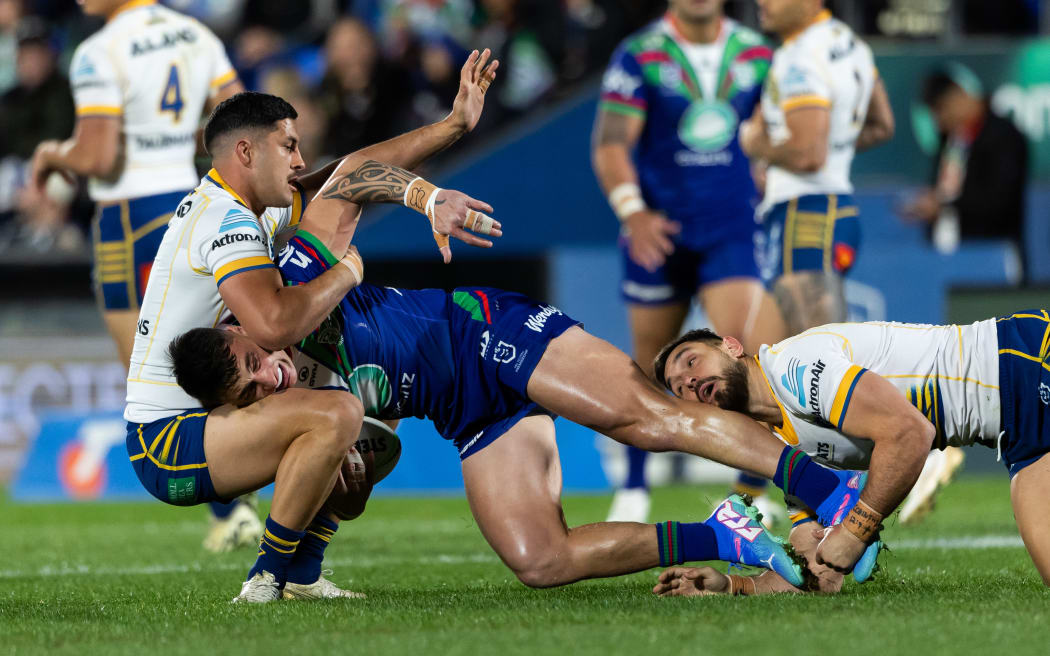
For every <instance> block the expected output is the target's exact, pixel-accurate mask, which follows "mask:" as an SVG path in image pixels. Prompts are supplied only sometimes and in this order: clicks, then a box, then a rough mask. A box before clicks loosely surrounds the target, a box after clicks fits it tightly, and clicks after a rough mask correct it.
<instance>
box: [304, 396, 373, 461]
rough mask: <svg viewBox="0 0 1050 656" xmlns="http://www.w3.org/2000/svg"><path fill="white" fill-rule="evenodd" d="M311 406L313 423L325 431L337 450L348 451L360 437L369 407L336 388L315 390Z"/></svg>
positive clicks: (325, 434)
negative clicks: (362, 423)
mask: <svg viewBox="0 0 1050 656" xmlns="http://www.w3.org/2000/svg"><path fill="white" fill-rule="evenodd" d="M307 410H308V412H309V423H310V427H311V428H313V429H314V430H316V431H318V432H319V433H320V434H321V435H323V436H324V437H325V438H326V441H327V442H328V443H330V444H331V447H332V449H333V450H334V451H336V452H339V453H345V452H346V450H347V449H349V448H350V447H351V446H353V444H354V443H355V442H356V441H357V437H358V434H359V433H360V432H361V422H362V420H363V418H364V416H365V411H364V407H363V406H362V405H361V401H360V400H359V399H358V398H357V397H356V396H354V395H353V394H348V393H346V392H342V391H335V390H331V391H329V390H320V391H316V392H313V393H311V395H310V406H309V408H307Z"/></svg>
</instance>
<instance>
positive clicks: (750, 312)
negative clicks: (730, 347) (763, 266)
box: [664, 278, 788, 353]
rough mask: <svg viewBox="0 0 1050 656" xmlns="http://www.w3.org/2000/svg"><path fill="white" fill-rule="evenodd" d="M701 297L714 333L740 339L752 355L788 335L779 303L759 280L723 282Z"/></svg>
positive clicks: (702, 291) (710, 286)
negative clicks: (761, 347)
mask: <svg viewBox="0 0 1050 656" xmlns="http://www.w3.org/2000/svg"><path fill="white" fill-rule="evenodd" d="M698 296H699V299H700V303H701V305H703V307H704V313H705V314H706V315H707V318H708V319H710V320H711V326H712V328H713V329H714V331H715V332H716V333H718V334H719V335H732V336H733V337H737V338H738V339H739V340H740V342H741V343H742V344H743V345H744V350H745V351H747V352H748V353H758V347H759V346H761V345H763V344H775V343H777V342H779V341H780V340H782V339H784V338H785V337H787V336H788V333H787V328H786V327H785V325H784V319H783V317H781V315H780V309H779V308H778V307H777V304H776V301H775V300H774V299H773V297H772V296H771V295H770V294H769V292H767V291H766V288H765V286H764V285H763V284H762V283H761V282H760V281H758V280H756V279H755V278H727V279H725V280H719V281H718V282H713V283H710V284H707V285H704V286H703V287H701V288H700V293H699V295H698ZM675 336H677V335H675ZM671 339H673V337H672V338H671ZM667 341H671V340H670V339H669V340H667ZM664 343H665V344H666V343H667V342H664Z"/></svg>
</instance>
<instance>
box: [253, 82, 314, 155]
mask: <svg viewBox="0 0 1050 656" xmlns="http://www.w3.org/2000/svg"><path fill="white" fill-rule="evenodd" d="M259 91H262V92H263V93H269V94H273V95H275V96H280V97H281V98H284V99H285V100H287V101H288V102H289V103H290V104H291V105H292V107H294V108H295V111H297V112H298V113H299V119H298V120H297V121H296V122H295V125H296V130H297V131H298V132H299V152H300V153H302V156H303V160H304V161H305V162H306V168H307V169H309V170H312V169H315V168H318V167H320V166H321V165H322V164H324V163H325V161H321V160H322V159H323V156H324V155H325V153H323V152H322V149H328V147H327V145H325V146H324V147H323V146H322V141H323V140H324V129H325V125H324V113H323V112H322V111H321V108H320V107H319V106H318V103H317V102H316V101H315V100H314V99H313V97H312V95H311V93H310V89H309V87H307V85H306V83H305V82H303V79H302V76H300V74H299V71H297V70H296V69H295V68H291V67H285V68H273V69H270V70H269V71H267V72H266V75H265V76H264V77H263V78H262V84H261V86H260V87H259Z"/></svg>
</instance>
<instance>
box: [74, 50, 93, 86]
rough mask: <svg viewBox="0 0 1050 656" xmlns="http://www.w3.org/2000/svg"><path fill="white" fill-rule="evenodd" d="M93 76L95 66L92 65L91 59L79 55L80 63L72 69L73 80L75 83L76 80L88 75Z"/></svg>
mask: <svg viewBox="0 0 1050 656" xmlns="http://www.w3.org/2000/svg"><path fill="white" fill-rule="evenodd" d="M94 74H95V64H94V63H92V61H91V59H90V58H89V57H88V56H87V55H81V57H80V61H79V62H78V63H77V67H76V68H75V69H73V79H74V81H76V79H77V78H81V77H86V76H88V75H94Z"/></svg>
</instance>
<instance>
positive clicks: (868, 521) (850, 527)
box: [842, 499, 882, 544]
mask: <svg viewBox="0 0 1050 656" xmlns="http://www.w3.org/2000/svg"><path fill="white" fill-rule="evenodd" d="M842 524H843V526H845V527H846V530H847V531H849V532H850V533H852V534H853V535H855V536H857V537H858V538H859V539H860V540H861V542H863V543H864V544H871V542H872V541H873V540H875V538H877V537H878V536H879V531H881V530H882V513H880V512H879V511H877V510H875V509H874V508H872V507H871V506H869V505H868V504H866V503H864V502H863V501H861V500H859V499H858V500H857V505H855V506H853V509H852V510H850V511H849V514H848V515H846V519H844V520H842Z"/></svg>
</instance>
